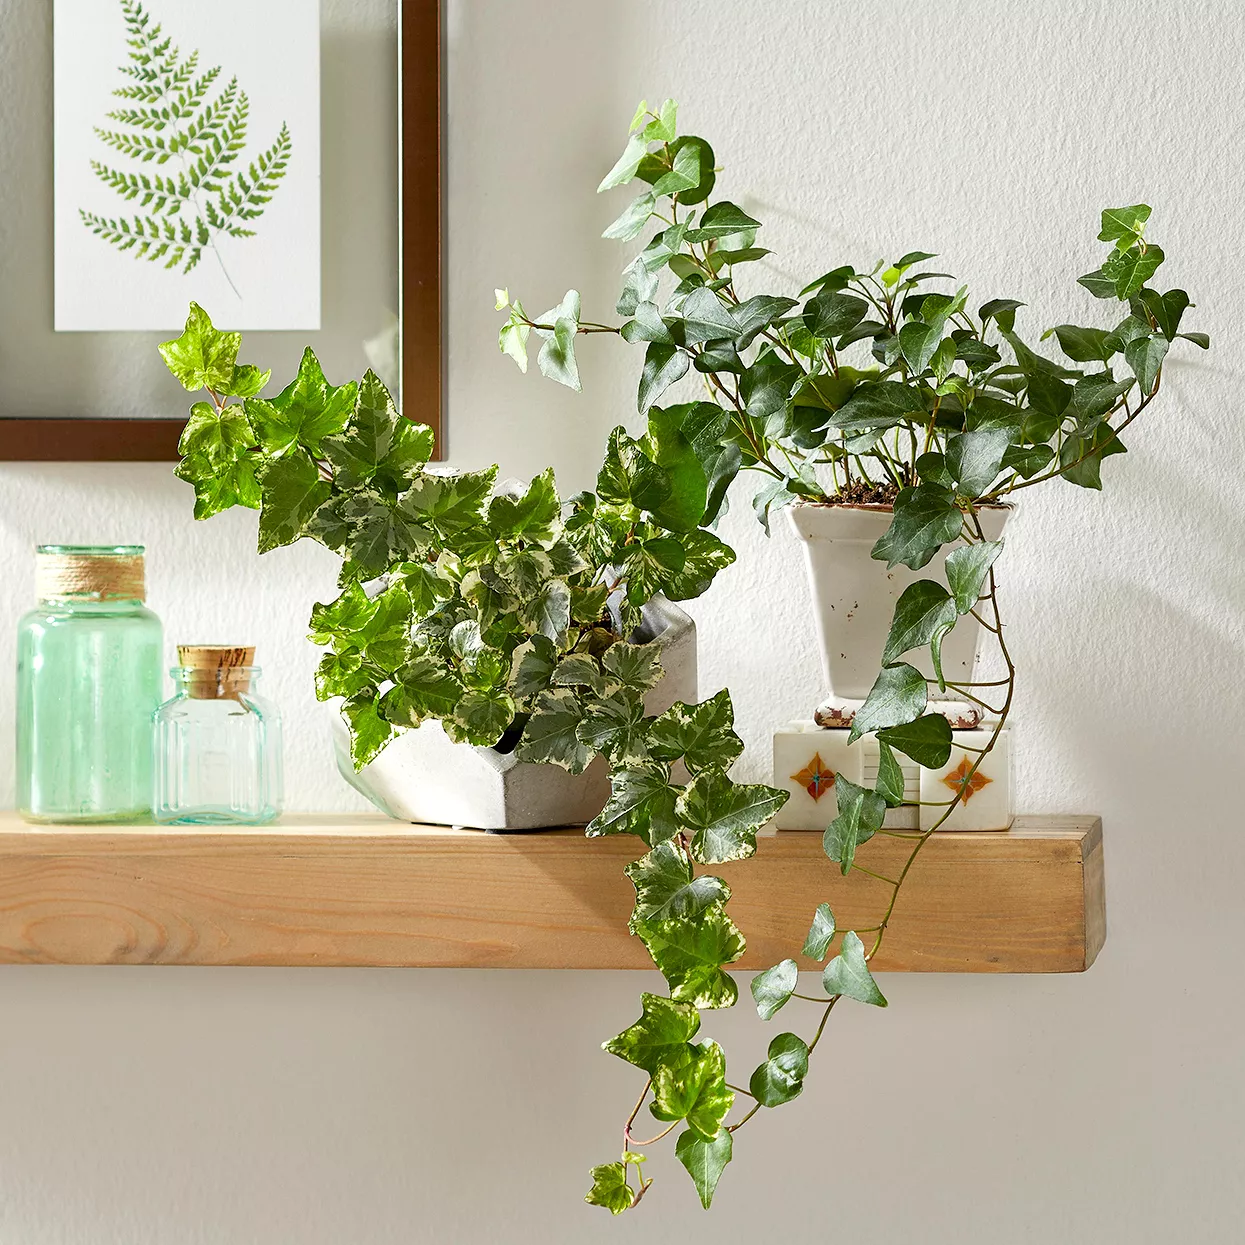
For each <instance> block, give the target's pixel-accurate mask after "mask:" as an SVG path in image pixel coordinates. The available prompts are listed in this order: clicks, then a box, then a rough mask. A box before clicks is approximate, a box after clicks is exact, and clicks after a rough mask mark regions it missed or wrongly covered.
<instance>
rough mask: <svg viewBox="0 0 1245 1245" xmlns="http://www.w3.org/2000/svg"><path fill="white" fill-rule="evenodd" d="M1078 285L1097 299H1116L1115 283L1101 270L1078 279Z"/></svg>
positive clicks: (1096, 269) (1098, 269) (1097, 269)
mask: <svg viewBox="0 0 1245 1245" xmlns="http://www.w3.org/2000/svg"><path fill="white" fill-rule="evenodd" d="M1076 283H1077V285H1082V286H1084V287H1085V288H1086V289H1087V290H1088V291H1089V292H1090V293H1091V294H1092V295H1093V296H1094V297H1095V298H1114V297H1115V296H1116V292H1115V282H1114V281H1113V280H1112V279H1111V278H1110V277H1108V276H1107V274H1106V273H1105V272H1104V271H1103V270H1102V269H1101V268H1095V269H1094V271H1093V272H1087V273H1086V274H1085V275H1084V276H1083V277H1077V279H1076Z"/></svg>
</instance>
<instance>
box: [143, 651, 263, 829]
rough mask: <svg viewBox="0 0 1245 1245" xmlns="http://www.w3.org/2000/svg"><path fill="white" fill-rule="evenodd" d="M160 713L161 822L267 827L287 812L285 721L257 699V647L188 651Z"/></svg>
mask: <svg viewBox="0 0 1245 1245" xmlns="http://www.w3.org/2000/svg"><path fill="white" fill-rule="evenodd" d="M177 659H178V661H179V662H180V663H181V664H180V665H177V666H174V667H173V669H172V670H171V671H170V672H169V673H170V674H171V675H172V676H173V681H174V683H175V684H176V685H177V691H176V694H175V695H174V696H173V699H172V700H169V701H166V702H165V703H164V704H163V705H161V706H160V708H159V709H158V710H156V715H155V726H156V731H155V734H156V776H155V797H154V800H153V810H154V814H155V818H156V820H157V821H160V822H180V823H183V824H191V825H205V826H210V825H260V824H262V823H264V822H267V821H272V820H273V818H274V817H276V816H278V815H279V814H280V812H281V802H282V791H281V716H280V714H279V713H278V711H277V707H276V706H275V705H273V704H271V703H269V702H268V701H267V700H264V699H263V698H262V697H260V696H257V695H256V694H255V692H254V690H253V689H254V686H255V683H256V681H257V680H258V678H259V674H260V671H259V668H258V667H257V666H255V665H254V661H255V650H254V649H253V648H229V647H222V646H219V645H200V644H194V645H191V644H183V645H179V646H178V649H177Z"/></svg>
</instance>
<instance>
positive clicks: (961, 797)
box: [921, 729, 1013, 831]
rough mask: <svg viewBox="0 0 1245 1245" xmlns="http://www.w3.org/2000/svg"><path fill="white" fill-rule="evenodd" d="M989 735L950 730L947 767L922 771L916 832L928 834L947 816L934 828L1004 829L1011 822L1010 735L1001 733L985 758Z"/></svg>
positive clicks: (991, 732) (1006, 731) (1009, 733)
mask: <svg viewBox="0 0 1245 1245" xmlns="http://www.w3.org/2000/svg"><path fill="white" fill-rule="evenodd" d="M992 735H993V731H991V730H986V729H978V730H973V731H954V732H953V733H952V745H951V755H950V757H949V758H948V760H947V763H946V765H943V766H940V767H939V768H938V769H932V770H930V769H923V770H922V771H921V829H922V830H929V829H932V828H933V827H934V825H935V824H936V823H938V822H939V821H940V820H941V819H942V818H943V815H944V814H946V813H947V808H948V801H950V800H953V799H954V800H955V801H956V804H955V806H954V808H952V809H951V812H950V814H949V815H947V816H946V818H945V820H942V821H941V824H940V825H938V829H939V830H960V831H966V830H981V831H999V830H1006V829H1008V828H1009V827H1010V826H1011V824H1012V819H1013V813H1012V756H1011V732H1010V731H1008V730H1004V731H1003V732H1002V733H1001V734H1000V735H999V738H998V740H997V742H996V743H995V744H994V746H993V748H991V750H990V751H989V752H988V753H985V754H984V755H983V754H982V753H981V752H980V751H973V750H974V749H978V750H979V749H982V748H985V747H986V746H987V745H988V744H989V742H990V739H991V736H992Z"/></svg>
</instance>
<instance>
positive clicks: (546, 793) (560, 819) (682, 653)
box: [334, 598, 697, 830]
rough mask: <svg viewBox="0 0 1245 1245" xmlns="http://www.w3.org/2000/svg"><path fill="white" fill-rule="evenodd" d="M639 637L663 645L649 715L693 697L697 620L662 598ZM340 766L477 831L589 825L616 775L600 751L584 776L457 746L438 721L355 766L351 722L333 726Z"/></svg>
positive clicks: (360, 784) (403, 808) (395, 809)
mask: <svg viewBox="0 0 1245 1245" xmlns="http://www.w3.org/2000/svg"><path fill="white" fill-rule="evenodd" d="M638 639H639V640H640V641H645V642H649V643H655V644H660V645H661V650H662V653H661V664H662V668H663V669H664V670H665V675H664V677H663V678H662V680H661V681H660V682H659V683H658V684H657V686H656V687H654V688H653V689H652V690H651V691H650V692H649V693H648V695H647V696H646V697H645V701H644V704H645V709H646V711H647V712H648V713H650V714H655V713H664V712H665V711H666V710H667V709H669V708H670V706H671V705H673V704H674V703H675V701H677V700H682V701H688V702H691V701H695V699H696V695H697V686H696V624H695V623H694V622H692V620H691V619H690V618H689V617H688V616H687V614H685V613H684V612H683V611H682V610H681V609H679V607H678V606H677V605H673V604H671V602H669V601H666V600H664V599H661V598H658V599H656V600H654V601H651V602H649V604H648V605H646V606H645V607H644V618H643V622H642V624H641V627H640V632H639V637H638ZM334 742H335V751H336V753H337V768H338V769H339V770H340V771H341V775H342V777H343V778H345V780H346V781H347V782H348V783H349V784H350V785H351V786H352V787H354V788H355V790H356V791H359V792H361V793H362V794H363V795H365V796H366V797H367V798H368V799H369V800H371V802H372V803H373V804H375V805H376V807H377V808H379V809H380V810H381V812H383V813H387V814H388V815H389V816H390V817H393V818H395V819H396V820H398V821H411V822H418V823H424V824H428V825H438V826H442V825H444V826H469V827H472V828H474V829H478V830H541V829H552V828H554V827H557V826H574V825H583V824H584V823H585V822H588V821H591V820H592V818H593V817H595V816H596V815H597V814H598V813H599V812H600V811H601V809H602V808H603V807H604V806H605V801H606V799H607V798H608V797H609V790H610V784H609V772H608V769H607V766H606V764H605V761H604V760H603V759H602V758H600V757H598V758H597V759H596V760H595V761H593V762H592V764H591V765H589V766H588V768H587V769H586V770H585V771H584V772H583V773H582V774H569V773H567V771H566V770H564V769H562V768H560V767H559V766H557V765H533V764H531V763H530V762H523V761H518V760H516V759H515V756H514V754H513V753H508V752H498V751H497V750H496V749H495V748H476V747H473V746H472V745H471V744H456V743H453V742H452V741H451V740H450V739H449V737H448V736H447V735H446V733H445V731H444V730H443V729H442V727H441V723H440V722H425V723H424V724H423V725H422V726H420V727H417V728H416V729H415V730H409V731H405V732H403V733H402V734H401V735H399V736H398V737H397V738H396V739H394V740H393V741H392V742H391V743H390V744H389V745H388V747H386V748H385V750H384V751H383V752H382V753H381V754H380V756H378V757H377V758H376V760H374V761H372V762H371V763H370V764H369V765H365V766H364V767H363V769H362V770H360V771H358V772H357V773H356V772H355V769H354V766H353V765H352V764H351V761H350V751H349V734H348V732H347V730H346V728H345V725H344V724H341V723H340V721H339V724H338V725H337V726H336V728H335V731H334Z"/></svg>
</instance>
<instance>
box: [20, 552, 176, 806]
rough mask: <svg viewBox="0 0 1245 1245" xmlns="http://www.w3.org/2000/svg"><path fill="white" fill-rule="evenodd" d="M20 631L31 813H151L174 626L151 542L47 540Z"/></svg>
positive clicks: (26, 801)
mask: <svg viewBox="0 0 1245 1245" xmlns="http://www.w3.org/2000/svg"><path fill="white" fill-rule="evenodd" d="M35 572H36V573H35V580H36V595H37V596H38V599H39V604H38V605H37V606H36V608H35V609H33V610H32V611H31V612H30V613H29V614H27V615H26V616H25V617H24V618H23V619H22V620H21V623H20V624H19V626H18V633H17V804H18V811H19V812H20V813H21V814H22V816H23V817H25V818H26V819H27V820H28V821H39V822H75V821H147V820H150V817H151V789H152V766H153V752H154V743H153V732H152V715H153V714H154V712H155V710H156V709H157V707H158V706H159V704H160V684H161V668H162V664H163V662H162V659H163V650H164V635H163V630H162V628H161V626H160V620H159V618H157V617H156V615H155V614H153V613H152V612H151V610H149V609H147V607H146V606H145V605H144V604H143V601H144V598H145V595H146V589H145V584H144V573H143V547H142V546H141V545H111V546H105V547H95V546H81V545H40V546H39V547H38V548H37V550H36V559H35Z"/></svg>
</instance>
